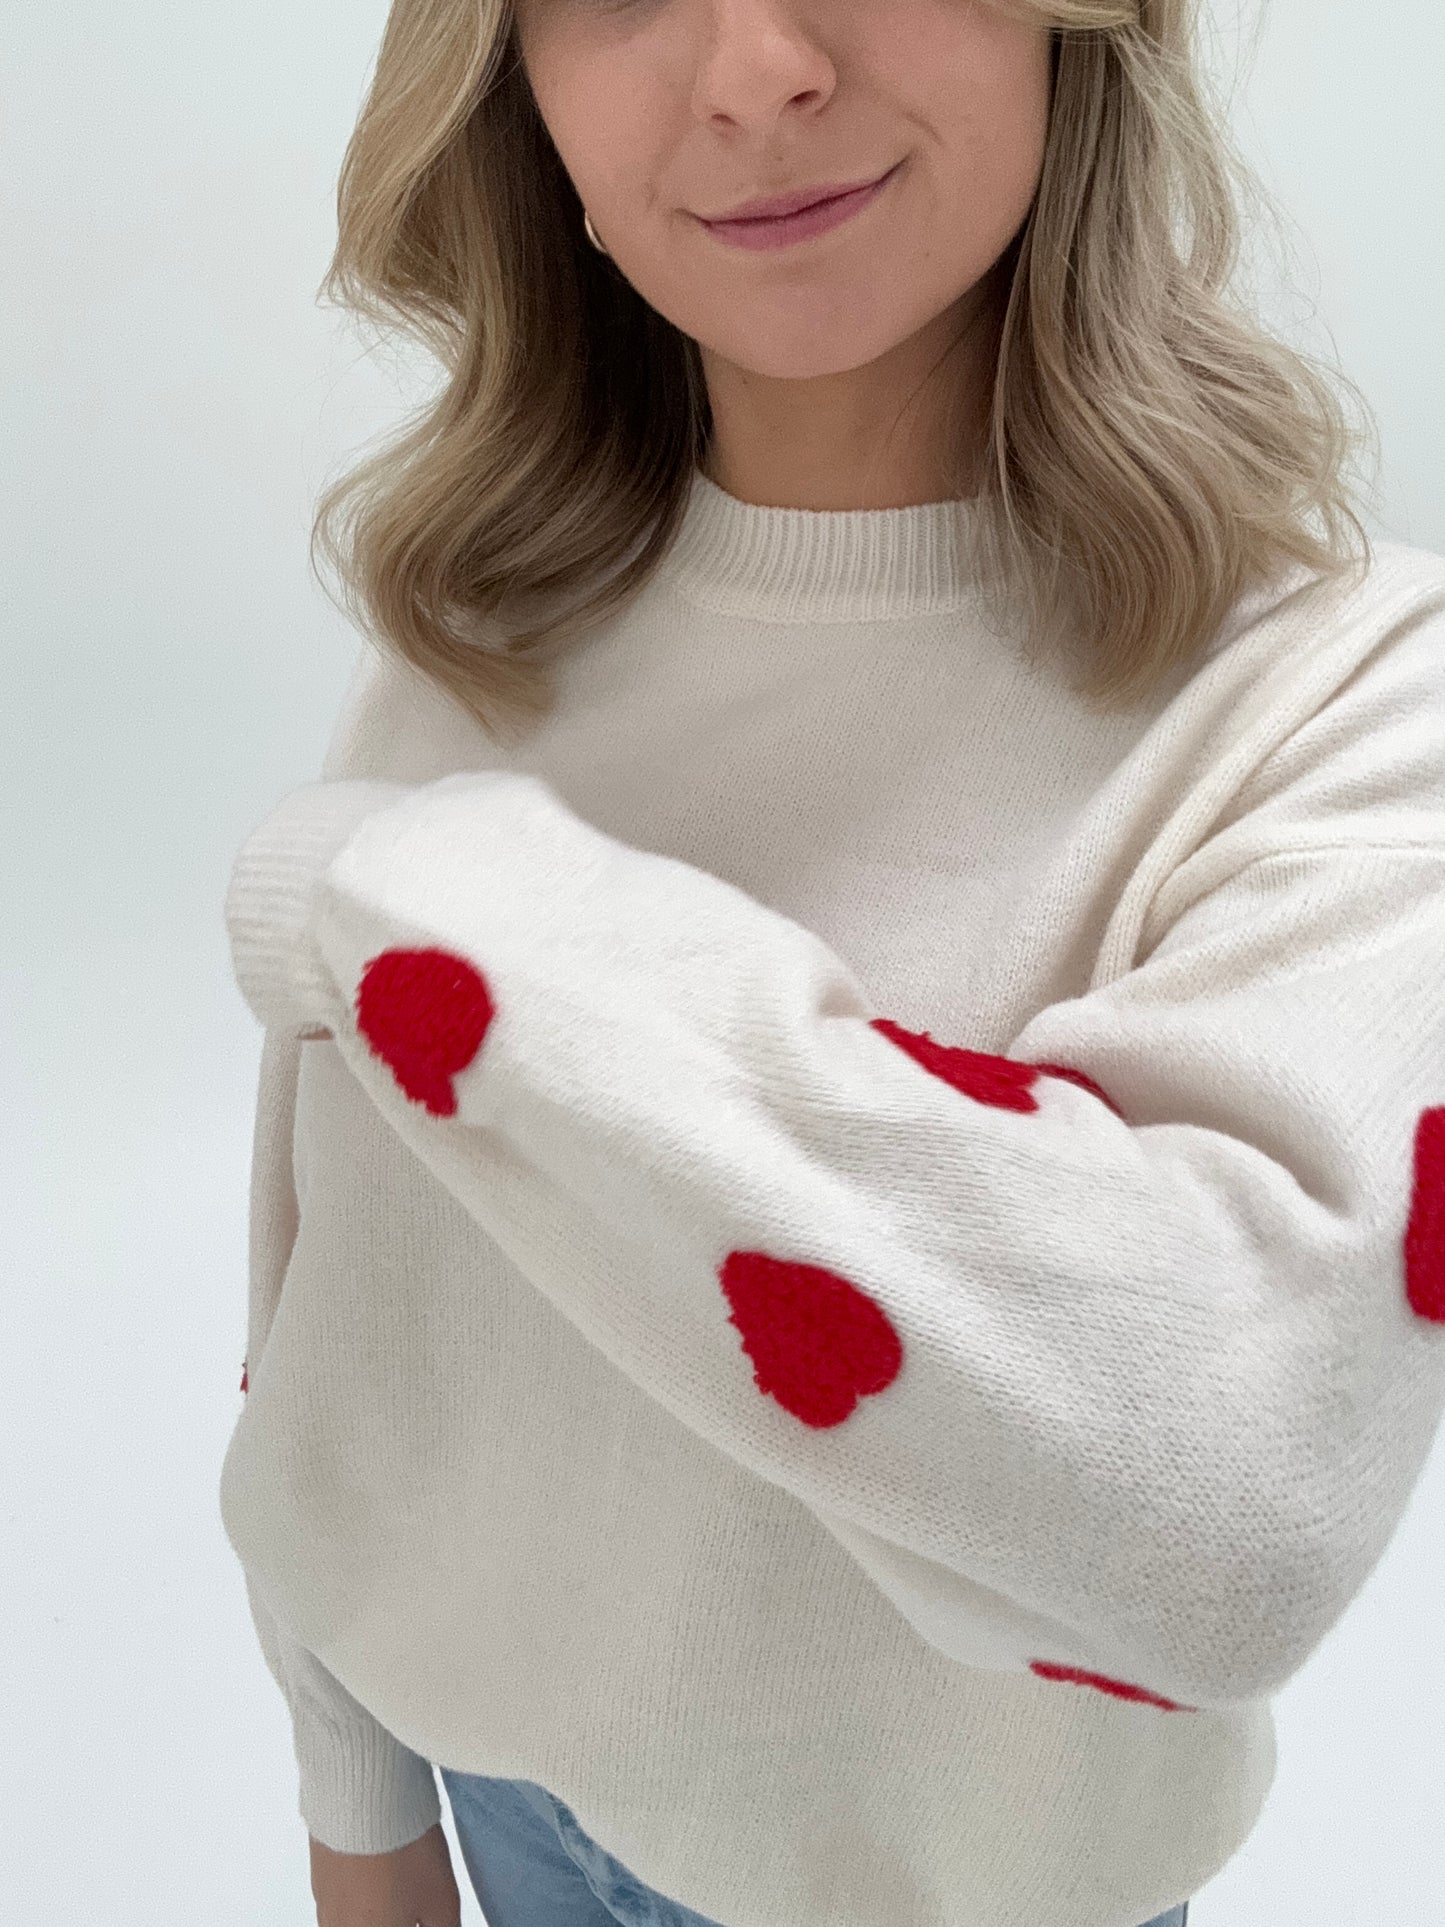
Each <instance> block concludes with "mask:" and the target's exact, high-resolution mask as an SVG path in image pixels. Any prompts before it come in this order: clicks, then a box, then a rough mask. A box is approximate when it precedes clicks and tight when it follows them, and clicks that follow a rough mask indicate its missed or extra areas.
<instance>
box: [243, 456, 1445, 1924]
mask: <svg viewBox="0 0 1445 1927" xmlns="http://www.w3.org/2000/svg"><path fill="white" fill-rule="evenodd" d="M972 513H973V511H972V509H971V508H970V506H969V505H968V504H966V503H941V504H931V505H928V506H924V507H918V508H907V509H889V510H868V511H850V512H831V513H822V514H819V513H813V512H810V511H804V510H789V509H772V508H760V507H757V506H754V505H751V504H745V503H742V502H739V501H737V500H736V499H734V498H733V497H731V496H729V495H727V494H725V493H723V492H722V491H721V490H720V489H718V488H716V487H715V486H714V485H713V484H712V483H711V482H709V481H707V480H706V479H705V478H704V477H702V476H701V475H699V476H698V477H697V478H696V481H695V484H694V488H693V493H692V496H691V499H690V501H689V505H688V514H687V520H686V523H685V525H684V527H683V529H682V532H681V535H680V538H679V540H678V542H677V544H676V546H675V548H674V549H673V550H672V552H671V553H670V554H669V556H668V558H667V562H666V565H665V567H664V569H663V571H662V572H661V574H660V575H659V576H658V577H657V578H656V579H655V580H654V581H653V582H652V583H651V584H649V586H648V587H647V589H646V590H645V592H644V593H643V595H642V596H641V597H640V599H639V600H638V601H636V602H635V603H634V604H633V605H632V607H630V608H629V609H628V610H627V611H625V612H624V614H623V615H622V616H621V617H620V618H617V619H614V620H613V621H612V622H610V623H609V624H608V625H606V626H605V627H604V628H602V629H599V630H598V631H597V632H596V634H595V635H594V636H593V637H591V638H589V639H588V640H587V642H586V643H585V644H584V645H582V646H581V647H579V648H578V649H576V650H575V651H574V652H573V653H572V654H571V655H569V656H566V657H564V658H563V660H562V666H561V670H560V674H559V687H560V699H559V703H558V707H557V709H556V711H555V713H554V714H553V715H552V716H551V717H550V718H548V719H547V721H546V722H545V723H543V724H542V725H541V726H540V727H539V728H538V729H536V730H535V731H534V732H533V733H532V734H531V735H530V736H529V738H528V739H527V740H526V742H525V743H524V744H523V746H522V747H520V748H517V747H513V748H511V749H509V750H506V749H502V748H500V747H499V746H498V745H497V744H495V743H494V742H493V741H491V739H489V738H488V737H486V736H485V735H483V734H482V733H481V732H480V730H478V729H477V728H476V726H475V725H474V724H473V723H472V722H470V721H469V719H468V718H467V717H466V716H465V715H464V714H463V713H462V712H461V711H460V710H459V709H458V708H457V707H456V706H455V705H454V704H453V703H451V702H450V701H449V700H448V699H446V698H444V697H443V696H442V695H440V694H439V693H438V692H437V691H436V690H435V689H433V688H432V687H431V686H430V685H428V684H425V683H423V682H422V681H421V680H420V679H418V678H416V677H414V676H411V675H409V674H406V673H403V672H402V671H400V670H399V669H397V668H396V667H395V666H393V665H391V664H390V663H389V662H385V661H383V659H382V658H381V657H379V656H372V655H370V654H367V655H364V657H363V661H362V665H361V668H360V671H359V673H358V677H357V680H356V683H355V685H354V687H353V692H352V694H351V697H350V698H349V700H348V703H347V707H346V711H345V713H344V715H343V717H342V718H341V721H340V723H339V725H338V728H337V731H336V734H335V736H334V738H333V741H332V745H331V749H330V752H329V754H328V757H327V760H326V763H325V765H324V767H323V771H322V780H320V781H317V782H314V783H307V784H304V785H302V786H301V787H300V788H298V789H296V790H294V791H292V792H291V793H290V795H288V796H287V797H286V798H284V799H283V800H282V801H281V803H280V804H279V805H278V807H277V808H276V810H275V811H274V812H273V813H272V815H271V816H269V817H268V818H267V820H266V821H265V822H264V823H263V824H261V825H260V826H259V827H258V828H257V829H256V831H255V832H254V833H253V834H252V835H251V836H250V837H249V838H248V839H247V841H246V842H245V844H244V846H243V848H242V849H241V851H240V852H239V854H238V856H237V860H236V864H235V868H234V871H233V873H232V877H231V880H230V887H229V891H228V894H227V900H226V916H227V921H228V926H229V930H230V934H231V940H232V945H233V955H234V960H235V967H236V973H237V977H238V981H239V984H240V987H241V990H242V991H243V992H244V994H245V996H246V998H247V1000H248V1001H249V1003H250V1005H251V1008H252V1009H253V1010H254V1012H255V1014H256V1016H257V1017H258V1019H259V1020H260V1021H261V1023H262V1024H263V1025H264V1026H265V1027H266V1037H265V1044H264V1051H263V1056H262V1062H261V1074H260V1094H259V1105H258V1113H257V1131H256V1156H255V1164H254V1172H253V1191H252V1203H253V1218H252V1248H251V1258H252V1290H251V1303H250V1316H249V1329H248V1347H247V1360H248V1371H247V1375H246V1380H245V1383H246V1386H247V1396H246V1398H245V1400H244V1403H243V1408H242V1411H241V1415H240V1418H239V1421H238V1423H237V1426H236V1429H235V1433H234V1435H233V1437H232V1440H231V1444H230V1446H229V1449H228V1451H227V1454H226V1458H225V1463H224V1466H223V1469H222V1474H221V1484H220V1504H221V1511H222V1517H223V1520H224V1524H225V1528H226V1531H227V1533H228V1535H229V1538H230V1541H231V1543H232V1545H233V1547H234V1548H235V1551H236V1553H237V1555H238V1558H239V1560H240V1562H241V1565H242V1567H243V1570H244V1574H245V1580H246V1585H247V1589H248V1596H249V1599H250V1602H251V1607H252V1611H253V1614H254V1617H255V1622H256V1627H257V1632H258V1635H259V1638H260V1641H261V1644H262V1647H263V1650H264V1652H265V1655H266V1658H267V1662H268V1664H269V1666H270V1668H271V1670H272V1672H273V1674H274V1675H275V1678H276V1680H277V1682H278V1685H279V1686H280V1688H281V1690H282V1691H283V1693H284V1694H285V1696H286V1699H287V1702H288V1705H289V1708H290V1712H291V1715H292V1718H293V1721H294V1731H295V1740H296V1753H297V1760H298V1764H299V1774H300V1781H299V1784H300V1812H301V1816H302V1818H303V1820H304V1821H305V1823H306V1825H307V1826H308V1828H309V1829H310V1831H311V1832H312V1833H313V1834H314V1835H315V1836H316V1837H317V1838H318V1839H320V1840H322V1841H324V1842H325V1843H326V1844H328V1845H330V1846H333V1847H336V1848H339V1849H341V1850H344V1851H349V1852H377V1851H381V1850H383V1849H388V1848H392V1847H396V1846H399V1845H402V1844H403V1843H405V1842H406V1841H408V1840H410V1839H412V1838H414V1837H415V1836H416V1835H418V1834H419V1833H421V1832H422V1831H423V1830H424V1829H425V1828H426V1827H427V1826H429V1825H431V1824H432V1823H433V1822H434V1821H435V1819H436V1818H437V1816H438V1812H439V1806H438V1794H437V1787H436V1782H435V1778H434V1775H433V1770H432V1769H433V1766H434V1765H443V1766H447V1767H451V1768H455V1769H457V1770H459V1771H464V1772H472V1773H485V1774H496V1775H507V1776H521V1777H525V1778H528V1779H533V1780H536V1781H539V1782H540V1783H542V1784H543V1785H545V1786H546V1787H547V1788H549V1789H550V1790H551V1791H552V1792H553V1793H555V1794H556V1795H558V1797H559V1798H561V1799H563V1800H564V1801H566V1803H567V1804H568V1805H569V1806H570V1807H571V1808H572V1809H573V1811H574V1812H575V1813H576V1815H577V1818H578V1820H579V1822H580V1823H581V1825H582V1826H583V1827H584V1828H585V1829H586V1830H587V1832H588V1833H590V1834H591V1835H592V1836H593V1837H594V1838H595V1839H597V1840H598V1841H599V1842H600V1843H601V1844H602V1845H603V1846H604V1847H606V1848H607V1849H608V1850H609V1851H610V1852H612V1853H613V1854H615V1855H616V1856H617V1857H618V1858H619V1859H620V1860H622V1861H623V1862H624V1864H625V1865H626V1866H628V1867H629V1868H630V1869H631V1871H632V1872H633V1873H634V1874H635V1875H637V1877H638V1878H639V1879H641V1880H644V1881H646V1882H648V1883H649V1884H650V1885H652V1886H654V1887H657V1888H659V1889H660V1890H661V1891H663V1892H664V1893H666V1894H667V1895H669V1896H670V1897H671V1898H673V1899H675V1900H678V1901H681V1902H682V1903H684V1904H685V1905H686V1906H689V1907H692V1908H695V1909H697V1910H698V1911H699V1912H701V1913H703V1914H705V1915H707V1916H709V1917H711V1918H713V1919H715V1920H718V1921H719V1922H722V1923H724V1927H1137V1923H1139V1922H1140V1921H1143V1920H1145V1919H1147V1918H1149V1917H1151V1916H1152V1915H1154V1914H1156V1913H1159V1912H1161V1911H1163V1910H1164V1909H1166V1908H1168V1907H1170V1906H1173V1905H1175V1904H1176V1903H1177V1902H1179V1901H1180V1900H1182V1899H1183V1898H1185V1897H1186V1896H1187V1895H1189V1894H1191V1893H1193V1892H1195V1891H1196V1890H1197V1889H1198V1887H1199V1886H1201V1885H1202V1884H1203V1883H1204V1882H1206V1881H1207V1880H1208V1879H1210V1878H1211V1876H1212V1875H1213V1874H1215V1873H1216V1872H1217V1871H1218V1870H1219V1868H1220V1867H1221V1866H1222V1865H1223V1864H1224V1863H1225V1862H1226V1861H1227V1860H1228V1859H1229V1858H1230V1857H1231V1856H1232V1855H1233V1854H1234V1852H1235V1851H1236V1850H1237V1848H1238V1847H1239V1846H1240V1844H1241V1843H1242V1841H1243V1840H1244V1839H1245V1838H1246V1837H1247V1835H1248V1833H1249V1832H1250V1829H1251V1828H1252V1826H1253V1825H1254V1822H1255V1820H1256V1818H1257V1816H1258V1814H1259V1812H1260V1809H1261V1807H1262V1804H1263V1802H1264V1799H1265V1797H1266V1794H1267V1792H1268V1789H1269V1786H1270V1783H1271V1778H1272V1774H1273V1769H1274V1757H1275V1756H1274V1730H1273V1725H1272V1721H1271V1717H1270V1710H1269V1701H1270V1698H1271V1696H1272V1695H1273V1694H1274V1693H1275V1692H1276V1691H1277V1690H1278V1688H1279V1687H1280V1686H1281V1685H1282V1684H1283V1683H1284V1682H1285V1681H1286V1680H1288V1679H1289V1678H1290V1677H1291V1676H1292V1675H1293V1674H1294V1673H1295V1672H1296V1671H1297V1670H1298V1669H1299V1668H1300V1667H1302V1666H1303V1665H1305V1664H1306V1662H1307V1661H1308V1660H1309V1659H1310V1657H1311V1655H1312V1654H1313V1653H1314V1652H1315V1651H1316V1650H1317V1649H1318V1647H1319V1646H1320V1643H1321V1642H1322V1641H1323V1640H1324V1639H1325V1638H1326V1637H1327V1636H1328V1634H1329V1632H1330V1630H1331V1629H1332V1628H1333V1627H1334V1626H1335V1625H1336V1624H1337V1623H1338V1622H1339V1620H1340V1618H1341V1616H1342V1614H1343V1613H1344V1612H1345V1611H1346V1610H1347V1608H1348V1607H1349V1605H1350V1603H1351V1601H1352V1600H1353V1599H1354V1598H1355V1597H1356V1595H1357V1594H1358V1593H1359V1591H1360V1589H1361V1587H1362V1586H1363V1585H1364V1583H1365V1581H1366V1580H1367V1578H1368V1577H1369V1575H1370V1573H1371V1572H1372V1570H1373V1569H1374V1567H1375V1566H1376V1564H1377V1562H1378V1561H1379V1559H1380V1557H1381V1555H1382V1553H1383V1552H1384V1550H1385V1548H1386V1546H1387V1545H1388V1544H1389V1542H1390V1539H1391V1536H1392V1534H1393V1533H1394V1531H1395V1529H1396V1527H1397V1525H1398V1524H1399V1521H1400V1519H1401V1516H1402V1514H1403V1512H1404V1510H1405V1507H1406V1505H1407V1504H1408V1502H1409V1499H1410V1495H1411V1491H1412V1489H1413V1487H1414V1485H1415V1482H1416V1479H1417V1477H1418V1475H1419V1473H1420V1471H1421V1468H1422V1466H1423V1464H1424V1462H1425V1459H1426V1457H1427V1455H1428V1453H1429V1451H1430V1449H1431V1445H1432V1442H1433V1440H1434V1438H1435V1434H1436V1430H1437V1426H1438V1424H1439V1421H1440V1417H1441V1411H1442V1406H1445V558H1441V557H1439V556H1436V555H1434V554H1432V553H1429V552H1426V551H1423V550H1419V549H1415V548H1410V547H1407V546H1404V545H1401V544H1395V543H1382V544H1379V545H1377V552H1376V557H1375V561H1374V563H1373V566H1372V568H1371V571H1370V575H1369V578H1368V580H1367V582H1366V583H1365V585H1364V587H1363V588H1355V589H1345V590H1341V589H1338V588H1332V587H1329V586H1328V585H1321V584H1319V583H1317V582H1314V581H1312V580H1311V579H1309V578H1308V577H1306V576H1305V575H1304V574H1303V573H1302V572H1299V573H1293V574H1290V575H1289V576H1287V577H1283V578H1281V579H1280V581H1279V582H1277V583H1275V584H1273V585H1271V586H1270V587H1269V588H1267V589H1260V590H1257V591H1255V592H1254V593H1253V594H1251V596H1250V597H1248V598H1247V599H1245V600H1244V601H1242V602H1241V603H1240V604H1239V605H1238V607H1237V609H1236V611H1235V612H1234V614H1233V615H1232V616H1231V619H1230V621H1229V623H1228V624H1226V626H1225V628H1224V630H1223V631H1222V633H1221V634H1220V636H1219V637H1218V638H1217V640H1216V641H1215V643H1214V645H1213V647H1212V648H1211V650H1210V652H1209V654H1208V656H1207V658H1206V659H1205V660H1204V661H1202V662H1201V663H1199V664H1197V665H1196V666H1195V667H1194V668H1193V669H1192V670H1191V671H1190V672H1188V673H1187V674H1182V675H1180V676H1177V677H1176V678H1175V679H1174V681H1173V682H1172V683H1171V684H1170V685H1169V686H1168V687H1167V688H1166V689H1164V690H1162V691H1161V692H1160V693H1159V695H1158V696H1157V698H1156V699H1154V700H1152V701H1151V702H1150V703H1149V704H1148V705H1146V706H1145V707H1143V708H1141V709H1139V710H1136V711H1133V712H1131V713H1129V714H1128V715H1125V716H1118V715H1115V716H1111V717H1107V718H1100V717H1098V716H1095V715H1091V714H1089V713H1088V712H1087V711H1086V710H1084V708H1083V707H1082V706H1081V705H1080V704H1079V703H1078V701H1077V700H1076V699H1075V698H1073V697H1072V696H1071V695H1070V694H1069V692H1068V690H1067V687H1066V685H1065V683H1064V681H1063V678H1062V676H1061V675H1055V674H1054V673H1052V672H1044V671H1040V670H1038V669H1036V668H1028V667H1026V666H1025V664H1024V663H1023V661H1022V660H1021V658H1020V656H1019V654H1018V652H1017V650H1016V648H1015V647H1014V646H1013V645H1012V644H1011V642H1010V640H1009V639H1008V638H1007V637H1006V636H1003V635H1000V634H998V633H996V632H992V631H990V630H989V629H988V628H987V626H986V625H985V624H984V623H983V621H982V620H981V616H980V609H979V605H978V602H977V597H976V595H975V593H974V590H973V587H972V581H973V578H972V574H971V569H970V556H971V547H970V544H971V535H972V528H973V524H972V520H971V517H972ZM320 1028H325V1029H327V1030H329V1031H331V1032H332V1033H333V1040H332V1041H320V1040H313V1041H303V1039H304V1037H305V1035H306V1033H308V1032H312V1033H314V1032H315V1031H316V1030H318V1029H320ZM1339 1744H1340V1745H1341V1746H1342V1747H1345V1746H1348V1744H1349V1735H1348V1734H1347V1733H1345V1732H1343V1731H1342V1732H1341V1734H1340V1736H1339Z"/></svg>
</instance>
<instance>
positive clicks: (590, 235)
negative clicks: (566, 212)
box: [582, 208, 607, 254]
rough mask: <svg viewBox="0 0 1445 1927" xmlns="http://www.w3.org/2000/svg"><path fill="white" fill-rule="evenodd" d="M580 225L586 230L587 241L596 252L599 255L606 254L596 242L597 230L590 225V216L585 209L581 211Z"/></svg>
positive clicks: (604, 249)
mask: <svg viewBox="0 0 1445 1927" xmlns="http://www.w3.org/2000/svg"><path fill="white" fill-rule="evenodd" d="M582 225H583V227H584V228H586V230H587V239H588V240H589V241H590V242H591V243H592V245H593V247H594V248H596V249H597V252H598V253H599V254H606V252H607V250H606V248H604V247H603V245H602V243H601V242H600V241H599V240H598V238H597V230H596V228H595V227H593V225H592V216H591V215H590V214H589V213H588V212H587V210H586V208H583V210H582Z"/></svg>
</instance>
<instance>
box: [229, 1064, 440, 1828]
mask: <svg viewBox="0 0 1445 1927" xmlns="http://www.w3.org/2000/svg"><path fill="white" fill-rule="evenodd" d="M301 1048H302V1046H301V1045H300V1044H299V1043H298V1042H297V1040H296V1039H295V1038H293V1037H289V1036H286V1035H283V1034H282V1033H280V1032H268V1033H267V1034H266V1037H265V1040H264V1042H263V1045H262V1050H261V1067H260V1076H259V1080H258V1086H257V1101H256V1113H255V1127H254V1133H253V1142H252V1160H251V1192H250V1295H249V1306H248V1316H247V1347H246V1358H247V1367H248V1372H254V1371H255V1370H256V1369H257V1368H258V1366H259V1365H260V1363H261V1360H262V1357H263V1354H264V1352H265V1347H266V1338H267V1334H268V1333H269V1331H270V1328H271V1321H272V1318H273V1317H274V1315H275V1311H276V1305H277V1302H278V1300H279V1297H280V1293H281V1285H282V1281H283V1279H284V1276H285V1271H286V1266H287V1263H288V1262H289V1259H290V1254H291V1248H292V1245H293V1243H294V1241H295V1236H296V1227H297V1203H296V1193H295V1187H294V1185H293V1182H292V1177H291V1169H292V1164H291V1145H292V1119H293V1117H294V1113H295V1098H296V1078H297V1067H298V1062H299V1056H300V1051H301ZM243 1579H244V1583H245V1587H246V1598H247V1603H248V1605H249V1607H250V1611H251V1619H252V1624H253V1625H254V1627H255V1631H256V1637H257V1641H258V1644H259V1645H260V1648H261V1654H262V1657H263V1659H264V1660H265V1662H266V1667H267V1670H268V1671H269V1672H270V1674H271V1677H272V1678H273V1679H274V1680H275V1682H276V1684H277V1686H278V1687H279V1688H280V1690H281V1694H282V1697H283V1698H284V1699H285V1701H286V1705H287V1708H288V1710H289V1713H290V1717H291V1728H292V1743H293V1747H294V1750H295V1756H296V1764H297V1769H298V1774H299V1804H298V1810H299V1813H300V1816H301V1819H302V1822H303V1823H304V1825H305V1827H306V1829H307V1831H308V1832H309V1833H310V1834H311V1836H312V1837H313V1838H314V1839H316V1840H319V1841H320V1842H321V1844H322V1845H323V1846H327V1847H331V1848H333V1849H334V1850H335V1851H336V1852H338V1853H385V1852H389V1851H390V1850H391V1849H393V1848H395V1847H403V1846H406V1845H407V1844H408V1843H409V1842H410V1841H412V1840H415V1839H418V1838H419V1837H420V1836H421V1835H422V1834H423V1833H425V1832H426V1831H427V1830H428V1828H430V1827H432V1826H435V1824H436V1823H437V1821H438V1820H439V1819H440V1817H441V1803H440V1800H439V1798H438V1795H437V1788H436V1778H435V1775H434V1773H433V1770H432V1767H431V1764H430V1762H429V1761H427V1760H424V1759H422V1758H421V1757H420V1756H419V1755H418V1754H416V1753H413V1752H412V1751H411V1750H410V1748H408V1747H405V1746H403V1745H402V1744H401V1742H400V1741H399V1740H397V1739H396V1738H395V1737H394V1736H393V1735H392V1734H391V1733H389V1732H388V1731H387V1729H386V1728H385V1727H383V1726H382V1725H381V1724H380V1723H379V1722H378V1721H377V1720H376V1719H374V1718H373V1717H372V1715H371V1714H370V1713H368V1712H367V1710H366V1709H365V1707H363V1706H361V1705H359V1704H358V1702H357V1701H356V1700H354V1699H353V1698H352V1697H351V1695H350V1694H349V1693H348V1692H347V1691H346V1689H345V1687H343V1686H342V1685H341V1683H340V1681H339V1680H337V1679H335V1678H333V1676H332V1675H331V1674H330V1673H329V1672H328V1671H327V1670H326V1668H325V1667H324V1666H323V1665H322V1664H321V1662H320V1661H319V1660H318V1659H317V1658H316V1657H315V1656H314V1654H312V1653H310V1652H308V1651H307V1650H306V1648H305V1647H303V1646H302V1645H301V1644H300V1643H299V1642H298V1641H297V1640H296V1639H294V1638H293V1637H292V1636H291V1634H290V1633H289V1632H287V1631H286V1629H285V1628H284V1627H282V1626H280V1625H279V1624H278V1623H277V1621H276V1620H275V1618H274V1616H273V1615H272V1614H271V1612H270V1611H269V1609H268V1608H267V1606H266V1605H265V1602H264V1601H263V1600H262V1599H261V1597H260V1595H259V1593H258V1592H257V1590H256V1587H255V1585H254V1584H253V1583H252V1581H251V1579H250V1576H249V1575H248V1574H245V1572H244V1568H243Z"/></svg>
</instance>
